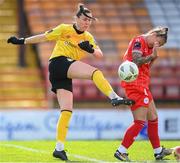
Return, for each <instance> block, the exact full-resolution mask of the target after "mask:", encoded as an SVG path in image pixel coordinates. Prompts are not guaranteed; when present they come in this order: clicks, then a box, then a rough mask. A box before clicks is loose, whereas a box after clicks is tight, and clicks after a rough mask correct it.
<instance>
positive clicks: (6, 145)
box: [0, 144, 106, 163]
mask: <svg viewBox="0 0 180 163" xmlns="http://www.w3.org/2000/svg"><path fill="white" fill-rule="evenodd" d="M0 146H5V147H13V148H17V149H22V150H26V151H30V152H35V153H45V154H48V153H49V152H47V151H45V150H38V149H33V148H29V147H24V146H20V145H15V144H0ZM67 155H69V156H72V157H74V158H78V159H83V160H86V161H92V162H99V163H106V161H103V160H97V159H95V158H89V157H86V156H81V155H76V154H67Z"/></svg>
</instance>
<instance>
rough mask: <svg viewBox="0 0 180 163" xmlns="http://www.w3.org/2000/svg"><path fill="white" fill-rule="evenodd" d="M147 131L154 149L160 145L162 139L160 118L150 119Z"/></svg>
mask: <svg viewBox="0 0 180 163" xmlns="http://www.w3.org/2000/svg"><path fill="white" fill-rule="evenodd" d="M147 132H148V137H149V140H150V142H151V144H152V147H153V149H155V148H158V147H160V140H159V135H158V119H155V120H153V121H148V129H147Z"/></svg>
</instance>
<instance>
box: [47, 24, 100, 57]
mask: <svg viewBox="0 0 180 163" xmlns="http://www.w3.org/2000/svg"><path fill="white" fill-rule="evenodd" d="M45 36H46V38H47V39H48V40H54V41H56V45H55V47H54V49H53V52H52V55H51V57H50V59H52V58H54V57H58V56H66V57H69V58H72V59H74V60H80V59H81V58H84V57H85V56H86V55H87V53H86V52H85V51H84V50H82V49H80V47H79V46H78V44H79V43H80V42H82V41H89V42H90V44H92V45H93V48H97V45H96V43H95V40H94V38H93V36H92V35H91V34H90V33H89V32H87V31H85V32H83V33H82V34H78V33H77V32H76V31H75V29H74V28H73V25H72V24H60V25H59V26H57V27H56V28H54V29H52V30H50V31H47V32H45Z"/></svg>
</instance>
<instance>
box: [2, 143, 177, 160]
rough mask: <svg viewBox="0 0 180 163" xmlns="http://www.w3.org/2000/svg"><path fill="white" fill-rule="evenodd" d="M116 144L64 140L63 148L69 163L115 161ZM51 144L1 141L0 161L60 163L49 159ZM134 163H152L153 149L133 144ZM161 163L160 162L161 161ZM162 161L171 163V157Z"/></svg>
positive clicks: (131, 150) (130, 150) (130, 154)
mask: <svg viewBox="0 0 180 163" xmlns="http://www.w3.org/2000/svg"><path fill="white" fill-rule="evenodd" d="M119 144H120V141H113V140H112V141H109V140H105V141H67V142H66V144H65V148H66V150H67V154H68V157H69V160H70V161H69V162H118V160H117V159H116V158H114V156H113V154H114V152H115V150H116V149H117V148H118V146H119ZM161 144H162V145H164V146H165V147H168V148H172V147H174V146H178V145H180V141H161ZM54 146H55V142H54V141H1V142H0V162H11V163H13V162H19V163H20V162H31V163H33V162H36V163H40V162H61V161H60V160H59V159H56V158H53V157H52V152H53V150H54ZM129 157H130V159H131V160H133V161H134V162H153V161H154V157H153V150H152V148H151V145H150V143H149V142H148V141H136V142H135V143H134V144H133V145H132V147H131V148H130V149H129ZM163 162H164V161H163ZM165 162H166V163H167V162H168V163H169V162H175V159H174V157H173V155H170V156H167V157H166V160H165Z"/></svg>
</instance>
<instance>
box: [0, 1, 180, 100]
mask: <svg viewBox="0 0 180 163" xmlns="http://www.w3.org/2000/svg"><path fill="white" fill-rule="evenodd" d="M7 1H9V4H10V1H11V0H7ZM12 1H13V0H12ZM24 2H25V5H24V8H25V12H26V16H27V20H28V21H27V22H28V26H29V28H30V33H29V34H30V35H34V34H38V33H42V32H44V31H46V30H49V29H51V28H53V27H55V26H57V25H59V24H61V23H72V22H73V16H74V15H75V12H76V6H77V4H78V2H82V3H84V4H85V5H87V7H88V8H90V9H92V11H93V14H94V15H95V16H96V17H97V18H98V19H99V21H97V22H95V23H94V24H92V27H91V29H90V32H91V33H92V34H93V35H94V36H95V38H96V40H97V42H98V43H99V45H100V47H101V48H102V50H103V52H104V55H105V57H104V59H103V60H101V61H100V60H98V61H95V60H93V59H92V58H91V57H90V58H89V59H87V60H85V62H86V61H87V62H88V63H91V64H92V65H94V66H96V67H98V68H99V69H101V70H102V71H103V73H104V74H105V76H106V77H107V78H108V80H109V81H110V82H111V83H112V85H113V87H114V88H115V90H116V91H117V92H118V93H119V94H121V95H122V94H123V90H122V89H121V88H120V87H119V80H118V77H117V68H118V66H119V65H120V63H121V62H122V60H121V57H122V55H123V53H124V52H125V50H126V48H127V46H128V42H129V41H130V39H131V38H132V37H134V36H136V35H139V34H141V33H144V32H146V31H148V30H149V29H151V28H152V27H154V26H156V25H166V26H168V27H169V28H170V37H169V41H168V44H167V45H166V47H165V48H162V49H159V56H160V59H159V60H158V61H157V62H156V63H155V65H154V66H153V68H152V83H151V89H152V92H153V95H154V97H155V99H157V100H176V101H179V100H180V82H179V80H180V47H179V43H180V39H179V34H180V19H179V17H178V16H179V15H180V1H175V0H174V1H163V0H151V1H149V0H136V1H134V0H111V1H110V0H84V1H77V0H71V3H69V1H67V0H53V1H49V0H38V1H37V0H25V1H24ZM11 6H12V3H11ZM13 7H15V5H14V6H12V8H11V10H12V12H13V11H14V10H13ZM9 8H10V6H9ZM11 10H7V11H6V12H8V11H11ZM167 11H168V13H167ZM169 13H171V14H169ZM7 14H8V13H7ZM11 15H12V16H14V17H15V15H16V14H15V12H13V13H12V14H11ZM1 17H2V16H1ZM12 20H13V21H14V20H16V19H15V18H12ZM3 21H4V19H2V20H0V23H1V22H3ZM13 21H12V22H13ZM7 22H9V21H7ZM12 22H11V26H8V28H9V29H11V31H5V32H6V33H8V34H6V36H7V35H10V34H12V33H13V34H15V32H16V31H17V26H16V25H15V24H16V22H14V24H13V25H12ZM6 25H9V24H6ZM10 27H11V28H10ZM3 29H6V30H7V28H6V27H4V28H3ZM6 36H4V37H6ZM53 46H54V43H49V42H48V43H42V44H38V45H37V49H38V54H39V57H40V61H41V65H42V67H43V69H44V72H45V74H46V83H47V84H46V89H47V93H48V98H49V100H52V99H53V94H52V93H50V91H48V90H49V83H48V80H47V66H48V58H49V56H50V54H51V51H52V49H53ZM10 47H11V48H13V51H14V53H15V51H16V54H14V55H13V54H11V60H9V61H8V62H10V61H12V56H15V57H16V56H17V50H18V49H17V47H15V46H10ZM7 53H8V51H7ZM4 56H6V57H7V56H8V55H7V54H6V53H4ZM4 59H5V60H7V58H5V57H4ZM16 59H17V58H16ZM1 62H2V59H1ZM12 62H13V63H14V64H15V60H13V61H12ZM6 65H7V62H6ZM11 67H13V66H11ZM12 69H15V68H14V67H13V68H12ZM32 69H33V70H32ZM29 71H30V72H31V73H33V76H37V77H38V76H39V75H38V70H37V69H35V68H31V70H29ZM1 72H2V69H1ZM27 72H28V70H27V69H26V72H25V74H27ZM13 73H14V72H13ZM34 80H35V79H34ZM36 82H37V80H36ZM38 84H40V83H38ZM21 87H22V85H21ZM43 87H44V85H42V89H43ZM38 88H39V87H38ZM18 89H19V88H18ZM33 89H34V90H35V88H33ZM28 92H29V91H28ZM36 93H37V92H36ZM1 98H3V95H1ZM74 98H75V100H77V101H86V100H96V101H97V99H99V100H103V99H105V96H103V95H102V94H101V93H100V92H99V91H98V90H97V89H96V88H95V86H94V85H93V83H92V82H91V81H83V82H82V81H78V80H75V81H74Z"/></svg>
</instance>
